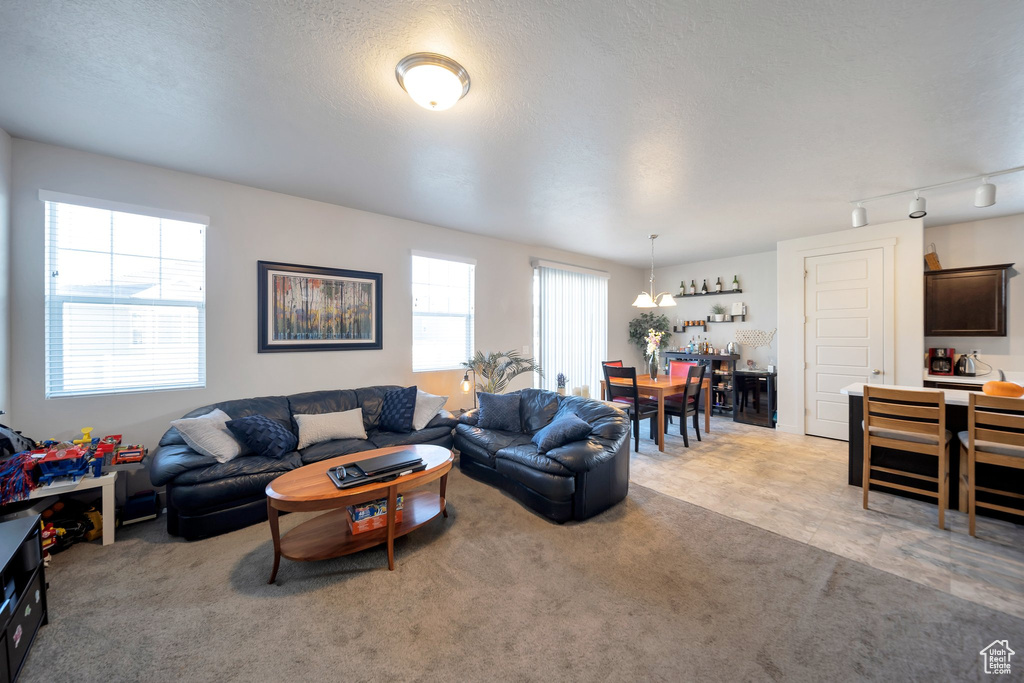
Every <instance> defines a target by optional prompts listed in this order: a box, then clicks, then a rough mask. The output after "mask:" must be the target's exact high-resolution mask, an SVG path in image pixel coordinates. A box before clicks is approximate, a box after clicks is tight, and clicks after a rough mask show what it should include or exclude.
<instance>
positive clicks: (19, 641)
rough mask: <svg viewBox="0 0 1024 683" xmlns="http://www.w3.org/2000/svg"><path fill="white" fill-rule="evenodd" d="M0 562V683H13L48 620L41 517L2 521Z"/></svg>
mask: <svg viewBox="0 0 1024 683" xmlns="http://www.w3.org/2000/svg"><path fill="white" fill-rule="evenodd" d="M0 562H2V563H3V564H2V568H0V646H2V647H0V683H11V682H13V681H15V680H17V678H18V674H19V673H21V667H22V665H23V664H24V663H25V657H27V656H28V651H29V648H31V647H32V641H34V640H35V637H36V632H37V631H38V630H39V627H40V626H41V625H42V624H45V623H46V621H47V614H46V574H45V572H44V570H43V549H42V541H41V539H40V537H39V515H34V516H32V517H21V518H18V519H13V520H11V521H8V522H0Z"/></svg>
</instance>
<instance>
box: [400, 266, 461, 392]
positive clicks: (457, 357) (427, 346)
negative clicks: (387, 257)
mask: <svg viewBox="0 0 1024 683" xmlns="http://www.w3.org/2000/svg"><path fill="white" fill-rule="evenodd" d="M475 271H476V266H475V265H474V264H473V263H469V262H465V261H456V260H451V259H446V258H435V257H431V256H423V255H420V254H413V257H412V370H413V372H429V371H431V370H451V369H454V368H459V367H461V365H462V363H464V362H465V361H467V360H469V359H470V358H471V357H472V356H473V344H474V342H473V296H474V292H473V288H474V286H473V283H474V275H475Z"/></svg>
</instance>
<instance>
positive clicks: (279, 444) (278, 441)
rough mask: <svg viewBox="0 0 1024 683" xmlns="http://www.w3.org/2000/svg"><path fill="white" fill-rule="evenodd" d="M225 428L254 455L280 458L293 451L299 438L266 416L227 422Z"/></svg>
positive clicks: (241, 418) (253, 416)
mask: <svg viewBox="0 0 1024 683" xmlns="http://www.w3.org/2000/svg"><path fill="white" fill-rule="evenodd" d="M226 424H227V428H228V429H230V430H231V433H232V434H234V435H235V438H237V439H238V440H239V441H241V442H242V443H244V444H245V445H246V446H248V447H249V448H250V449H252V451H253V452H254V453H256V455H262V456H265V457H267V458H281V457H284V456H285V455H287V454H288V453H291V452H292V451H294V450H295V449H296V448H297V447H298V445H299V437H297V436H295V434H293V433H292V430H290V429H288V428H287V427H285V426H284V425H283V424H281V423H280V422H278V421H276V420H271V419H270V418H269V417H267V416H266V415H250V416H248V417H240V418H237V419H235V420H228V421H227V423H226Z"/></svg>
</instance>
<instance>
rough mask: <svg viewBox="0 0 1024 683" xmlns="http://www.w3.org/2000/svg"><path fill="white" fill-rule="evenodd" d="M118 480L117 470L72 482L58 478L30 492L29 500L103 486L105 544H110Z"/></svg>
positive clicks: (112, 539) (112, 536)
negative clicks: (115, 490)
mask: <svg viewBox="0 0 1024 683" xmlns="http://www.w3.org/2000/svg"><path fill="white" fill-rule="evenodd" d="M115 481H117V472H107V473H106V474H103V475H101V476H99V477H94V476H92V475H89V476H85V477H82V478H81V479H79V480H78V481H75V482H72V481H71V480H70V479H58V480H57V481H55V482H53V483H51V484H47V485H46V486H40V487H39V488H37V489H35V490H33V491H32V493H30V494H29V496H28V499H29V500H35V499H37V498H46V497H47V496H58V495H60V494H62V493H75V492H78V491H86V490H88V489H95V488H102V489H103V491H102V493H103V509H102V510H101V511H100V512H101V514H102V515H103V545H110V544H111V543H113V542H114V482H115Z"/></svg>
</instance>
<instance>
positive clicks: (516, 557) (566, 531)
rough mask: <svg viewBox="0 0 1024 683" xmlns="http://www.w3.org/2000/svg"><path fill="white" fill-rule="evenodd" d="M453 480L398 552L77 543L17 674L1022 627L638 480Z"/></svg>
mask: <svg viewBox="0 0 1024 683" xmlns="http://www.w3.org/2000/svg"><path fill="white" fill-rule="evenodd" d="M448 491H449V500H450V503H449V504H450V510H451V517H450V518H449V519H447V520H443V519H437V520H434V521H433V522H431V523H430V524H429V525H427V526H426V527H424V528H422V529H420V530H418V531H417V532H415V533H413V534H411V535H409V536H407V537H405V538H404V539H401V540H400V542H399V543H398V546H397V559H398V566H397V569H396V571H394V572H388V571H387V569H386V558H385V554H384V551H383V550H382V549H379V548H378V549H374V550H370V551H367V552H364V553H361V554H358V555H354V556H349V557H347V558H339V559H336V560H331V561H326V562H321V563H308V564H299V563H292V562H288V561H286V560H285V561H283V565H282V568H281V572H280V575H279V582H280V583H279V585H276V586H269V585H267V583H266V579H267V575H268V572H269V570H270V561H271V546H270V538H269V533H268V531H267V528H266V526H265V525H258V526H255V527H251V528H248V529H244V530H241V531H238V532H235V533H232V534H228V535H226V536H221V537H218V538H215V539H210V540H206V541H200V542H195V543H186V542H183V541H178V540H176V539H172V538H170V537H169V536H167V535H166V532H165V531H164V528H163V520H162V519H161V520H159V521H158V522H151V523H146V524H141V525H138V526H135V527H129V528H127V529H125V530H122V531H120V532H119V540H118V542H117V543H116V544H115V545H113V546H110V547H107V548H103V547H101V546H99V545H95V544H82V545H79V546H76V547H74V548H72V549H71V550H69V551H68V552H66V553H64V554H62V555H59V556H57V557H56V558H55V559H54V563H53V565H52V569H51V571H50V573H49V575H48V577H49V581H50V609H51V617H50V620H51V621H50V625H49V626H46V627H44V628H43V630H42V631H41V633H40V636H39V638H38V640H37V641H36V644H35V647H34V650H33V652H32V654H31V656H30V659H29V661H28V663H27V666H26V669H25V671H24V674H23V677H22V679H21V680H22V681H24V683H33V682H35V681H47V682H49V681H143V680H144V681H186V680H187V681H257V680H258V681H262V680H289V681H299V680H325V681H326V680H336V681H395V680H402V681H404V680H423V681H439V680H495V679H497V680H524V681H550V680H579V681H591V680H609V681H625V680H630V681H633V680H664V681H678V680H703V681H707V680H712V681H714V680H723V681H726V680H727V681H737V680H851V679H897V678H899V679H909V680H928V681H941V680H973V679H975V678H982V677H983V675H982V674H981V669H980V659H979V657H978V651H979V650H980V649H981V648H982V647H983V646H985V645H987V644H988V643H989V642H991V641H992V640H994V639H996V638H1000V639H1001V638H1009V639H1010V640H1011V646H1014V647H1016V648H1017V649H1018V651H1019V649H1020V647H1021V646H1024V622H1022V621H1021V620H1019V619H1016V618H1014V617H1011V616H1008V615H1005V614H1001V613H999V612H995V611H992V610H989V609H987V608H984V607H981V606H978V605H975V604H972V603H970V602H966V601H964V600H961V599H959V598H956V597H953V596H951V595H949V594H947V593H943V592H940V591H936V590H934V589H931V588H928V587H925V586H921V585H918V584H915V583H912V582H910V581H907V580H905V579H901V578H899V577H895V576H892V575H890V574H887V573H885V572H882V571H878V570H876V569H873V568H870V567H867V566H865V565H862V564H858V563H857V562H853V561H850V560H846V559H843V558H841V557H838V556H836V555H833V554H831V553H828V552H825V551H822V550H819V549H816V548H813V547H810V546H807V545H805V544H802V543H798V542H795V541H792V540H789V539H786V538H783V537H781V536H778V535H775V534H773V533H771V532H768V531H764V530H761V529H758V528H756V527H753V526H750V525H748V524H746V523H743V522H739V521H736V520H732V519H729V518H726V517H723V516H720V515H718V514H716V513H713V512H710V511H707V510H705V509H703V508H700V507H697V506H694V505H690V504H688V503H684V502H682V501H678V500H675V499H673V498H671V497H668V496H665V495H662V494H659V493H656V492H654V491H651V490H650V489H646V488H643V487H641V486H637V485H633V486H632V487H631V489H630V496H629V498H628V499H627V501H626V502H625V503H624V504H622V505H619V506H618V507H616V508H615V509H613V510H611V511H609V512H606V513H605V514H603V515H601V516H599V517H597V518H595V519H592V520H590V521H588V522H585V523H582V524H567V525H563V526H558V525H555V524H551V523H549V522H547V521H545V520H543V519H540V518H539V517H537V516H535V515H533V514H532V513H530V512H529V511H527V510H525V509H524V508H522V507H521V506H520V505H519V504H517V503H516V502H514V501H512V500H511V499H509V498H508V497H506V496H504V495H503V494H501V493H499V492H498V491H496V490H494V489H492V488H490V487H488V486H485V485H483V484H480V483H478V482H476V481H473V480H471V479H468V478H467V477H465V476H463V475H461V474H459V473H457V472H453V474H452V477H451V480H450V481H449V486H448ZM298 521H300V519H299V516H297V515H290V516H288V517H285V518H283V525H284V526H285V527H286V528H287V527H290V526H293V525H294V524H295V523H297V522H298ZM1015 664H1016V663H1015ZM1022 666H1024V665H1022Z"/></svg>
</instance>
